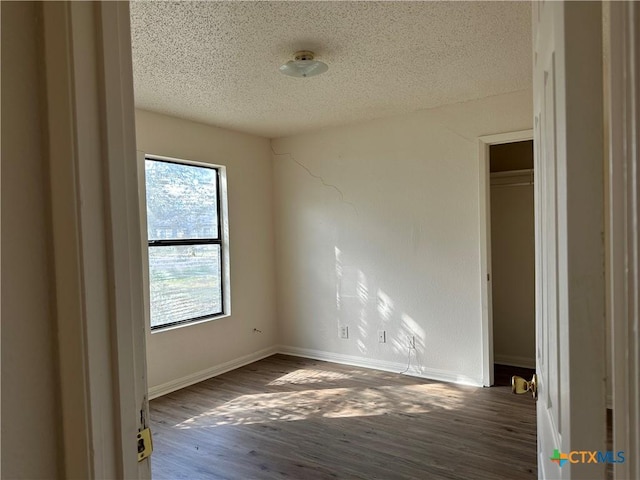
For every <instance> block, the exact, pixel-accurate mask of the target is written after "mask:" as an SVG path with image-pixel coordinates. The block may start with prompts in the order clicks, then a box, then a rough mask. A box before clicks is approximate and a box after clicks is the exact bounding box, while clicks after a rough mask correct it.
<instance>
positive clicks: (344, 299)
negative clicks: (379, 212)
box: [334, 246, 425, 373]
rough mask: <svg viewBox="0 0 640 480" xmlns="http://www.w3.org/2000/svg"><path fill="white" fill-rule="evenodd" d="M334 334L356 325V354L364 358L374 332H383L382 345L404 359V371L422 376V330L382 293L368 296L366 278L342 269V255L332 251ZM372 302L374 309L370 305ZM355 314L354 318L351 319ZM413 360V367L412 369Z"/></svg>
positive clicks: (358, 273) (335, 250)
mask: <svg viewBox="0 0 640 480" xmlns="http://www.w3.org/2000/svg"><path fill="white" fill-rule="evenodd" d="M334 253H335V289H336V330H337V331H340V328H341V327H344V326H352V325H353V324H354V322H355V329H354V330H355V332H356V334H357V338H356V343H357V346H358V351H359V352H360V354H362V355H363V356H365V357H366V356H367V354H368V353H369V352H368V349H367V341H369V343H371V341H372V339H370V338H369V337H370V336H371V335H372V333H373V332H374V331H381V330H382V331H384V332H385V342H384V343H386V342H389V340H390V343H391V350H392V352H393V353H394V354H395V355H397V356H401V355H403V354H405V355H407V370H409V369H410V368H412V369H413V370H414V371H415V373H421V370H422V369H421V367H420V361H419V360H420V359H419V352H422V351H424V348H425V331H424V329H423V328H422V327H421V326H420V325H419V324H418V323H417V322H416V321H415V320H414V319H413V318H412V317H411V316H410V315H409V314H408V313H406V312H403V311H400V310H399V309H397V308H396V302H394V300H393V299H392V298H391V296H390V295H388V294H387V293H386V292H385V291H383V290H382V289H380V288H377V289H376V291H375V298H372V295H371V290H372V287H371V285H370V284H371V283H373V282H371V281H370V280H369V277H368V276H367V275H366V274H365V273H364V272H363V271H362V270H361V269H359V268H356V267H350V266H345V264H344V262H343V259H344V253H343V252H342V250H341V249H340V248H339V247H337V246H336V247H334ZM374 301H375V309H373V308H372V304H373V302H374ZM353 312H357V313H358V314H357V315H355V316H354V315H353ZM412 357H413V363H414V364H413V365H411V362H412Z"/></svg>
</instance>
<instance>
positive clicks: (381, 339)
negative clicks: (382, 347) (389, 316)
mask: <svg viewBox="0 0 640 480" xmlns="http://www.w3.org/2000/svg"><path fill="white" fill-rule="evenodd" d="M378 343H387V332H385V331H384V330H378Z"/></svg>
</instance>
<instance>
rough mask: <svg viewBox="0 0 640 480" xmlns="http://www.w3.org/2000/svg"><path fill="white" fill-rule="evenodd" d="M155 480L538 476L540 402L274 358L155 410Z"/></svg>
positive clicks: (500, 390)
mask: <svg viewBox="0 0 640 480" xmlns="http://www.w3.org/2000/svg"><path fill="white" fill-rule="evenodd" d="M151 427H152V431H153V437H154V452H153V455H152V457H151V458H152V462H151V464H152V475H153V478H155V479H229V480H232V479H233V480H235V479H238V480H247V479H282V478H287V479H296V480H297V479H300V480H313V479H336V478H339V479H384V480H391V479H492V480H494V479H510V480H516V479H534V478H537V468H536V418H535V403H534V401H533V399H532V398H531V397H529V396H527V395H520V396H514V395H512V394H511V389H510V387H506V386H505V387H493V388H476V387H465V386H459V385H454V384H448V383H439V382H433V381H428V380H422V379H419V378H415V377H408V376H405V375H399V374H395V373H386V372H380V371H376V370H369V369H364V368H357V367H351V366H345V365H338V364H333V363H328V362H321V361H317V360H309V359H304V358H298V357H290V356H285V355H274V356H272V357H269V358H266V359H264V360H261V361H259V362H255V363H253V364H251V365H248V366H246V367H243V368H240V369H237V370H234V371H232V372H229V373H226V374H224V375H220V376H218V377H215V378H212V379H210V380H207V381H205V382H201V383H199V384H196V385H193V386H191V387H188V388H185V389H183V390H180V391H177V392H174V393H171V394H168V395H165V396H164V397H161V398H158V399H155V400H152V401H151Z"/></svg>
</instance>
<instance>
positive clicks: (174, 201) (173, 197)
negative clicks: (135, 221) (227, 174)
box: [145, 160, 218, 240]
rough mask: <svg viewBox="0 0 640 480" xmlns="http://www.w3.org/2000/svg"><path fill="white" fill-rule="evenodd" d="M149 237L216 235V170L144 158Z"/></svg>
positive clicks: (173, 238) (154, 238) (202, 236)
mask: <svg viewBox="0 0 640 480" xmlns="http://www.w3.org/2000/svg"><path fill="white" fill-rule="evenodd" d="M145 175H146V185H147V230H148V236H149V240H163V239H165V240H176V239H181V238H184V239H188V238H215V239H217V238H218V218H217V217H218V205H217V181H218V177H217V175H216V170H215V169H213V168H206V167H196V166H193V165H183V164H177V163H169V162H162V161H158V160H146V161H145Z"/></svg>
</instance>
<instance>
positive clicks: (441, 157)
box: [273, 90, 532, 384]
mask: <svg viewBox="0 0 640 480" xmlns="http://www.w3.org/2000/svg"><path fill="white" fill-rule="evenodd" d="M381 101H383V100H382V99H381ZM531 103H532V94H531V91H530V90H526V91H521V92H515V93H511V94H507V95H500V96H495V97H489V98H485V99H481V100H477V101H472V102H464V103H459V104H454V105H448V106H445V107H442V108H437V109H432V110H425V111H420V112H416V113H413V114H409V115H403V116H398V117H392V118H387V119H380V120H375V121H370V122H366V123H360V124H356V125H349V126H344V127H338V128H330V129H325V130H322V131H319V132H315V133H310V134H304V135H298V136H293V137H288V138H281V139H276V140H274V141H273V148H274V150H275V152H276V155H274V191H275V212H276V252H277V253H276V261H277V276H278V280H277V282H278V283H277V284H278V319H279V322H280V332H281V335H280V338H281V342H282V343H283V344H284V347H283V348H284V350H285V351H286V350H287V349H288V350H289V351H293V352H299V353H305V354H312V355H316V356H323V355H324V356H325V357H328V356H331V357H332V358H338V359H339V358H349V359H352V360H353V359H359V360H360V361H361V363H363V364H371V365H373V364H376V365H386V366H387V367H388V368H389V369H392V368H400V367H401V368H400V370H403V369H404V368H406V366H407V364H408V363H409V362H410V363H411V365H409V371H410V372H411V373H414V374H418V375H426V376H433V377H438V378H444V379H450V380H458V381H465V382H469V383H475V384H481V383H482V351H481V348H482V332H481V304H480V301H481V300H480V281H481V279H480V250H479V228H480V227H479V210H478V195H479V193H478V192H479V160H478V143H477V137H478V136H481V135H488V134H493V133H499V132H508V131H516V130H523V129H529V128H531V118H532V105H531ZM342 325H344V326H347V327H348V328H349V338H348V339H341V338H339V336H338V327H339V326H342ZM378 330H385V331H386V334H387V342H386V343H382V344H381V343H378V338H377V331H378ZM407 335H412V336H415V339H416V349H415V350H410V349H409V348H408V345H407V339H406V336H407Z"/></svg>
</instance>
